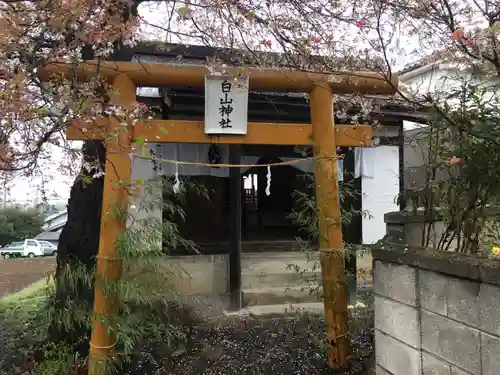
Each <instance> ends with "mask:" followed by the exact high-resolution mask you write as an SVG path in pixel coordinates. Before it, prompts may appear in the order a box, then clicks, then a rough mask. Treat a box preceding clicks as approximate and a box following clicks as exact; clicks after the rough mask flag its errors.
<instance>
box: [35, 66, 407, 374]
mask: <svg viewBox="0 0 500 375" xmlns="http://www.w3.org/2000/svg"><path fill="white" fill-rule="evenodd" d="M73 69H74V66H73V65H70V64H64V63H51V64H49V65H47V66H46V67H45V68H44V69H42V70H41V71H40V73H39V75H40V77H41V79H42V80H48V79H50V78H51V76H57V75H59V76H60V75H61V74H64V75H66V76H68V77H70V76H71V74H72V72H73ZM96 71H97V62H96V61H87V62H85V63H82V64H79V65H78V66H77V73H78V76H79V78H83V79H89V78H91V77H93V76H94V75H95V74H96ZM242 71H245V72H246V73H248V74H249V84H250V89H253V90H256V91H261V92H299V93H310V107H311V124H282V123H249V124H248V130H247V134H246V135H228V136H220V137H217V142H218V143H221V144H261V145H312V146H313V148H314V156H315V158H316V163H315V165H316V168H315V181H316V201H317V204H318V207H319V213H318V220H319V229H320V243H319V246H320V260H321V271H322V275H323V289H324V291H323V293H324V308H325V323H326V336H327V340H328V343H329V350H328V363H329V365H330V366H331V367H332V368H333V369H345V368H346V367H347V358H348V351H349V346H348V338H347V335H346V333H347V300H348V298H347V286H346V284H345V275H344V254H343V250H342V249H343V242H342V231H341V220H340V219H341V218H340V205H339V197H338V184H337V171H336V163H335V157H336V147H337V146H343V147H348V146H352V147H362V146H367V145H370V144H371V138H372V129H371V126H368V125H335V124H334V120H333V97H332V92H333V93H337V94H346V93H352V92H359V93H364V94H382V95H383V94H385V95H392V94H394V93H395V91H396V89H397V85H398V77H397V76H396V75H392V76H391V77H390V80H387V78H386V77H385V76H383V75H381V74H378V73H370V72H359V73H330V74H323V73H308V72H302V71H293V70H283V69H282V70H271V69H270V70H255V69H244V70H243V69H242V68H238V72H239V73H241V72H242ZM207 73H208V71H207V69H205V68H204V67H186V66H169V65H167V64H142V63H134V62H113V61H110V62H100V63H99V74H100V76H101V79H103V80H106V81H107V82H109V83H111V85H112V87H113V88H114V89H115V90H117V91H118V92H119V95H113V98H112V100H113V101H114V102H115V103H116V104H120V105H123V106H125V107H127V106H132V105H133V104H135V103H136V88H137V86H161V85H186V86H187V85H189V86H193V87H196V88H203V87H204V85H205V75H206V74H207ZM100 124H101V125H102V124H103V123H102V122H100ZM119 126H120V124H119V122H118V120H116V119H114V118H111V119H110V120H109V122H106V123H105V127H106V130H105V131H103V130H102V127H101V129H99V128H98V127H97V126H96V127H95V128H91V129H88V130H87V129H82V127H81V126H79V125H78V124H77V123H75V124H74V125H72V126H71V127H69V128H68V129H67V138H68V139H69V140H89V139H96V140H105V134H109V132H112V131H113V130H116V129H117V128H118V127H119ZM165 130H166V131H165ZM118 134H119V142H118V143H119V145H120V146H121V147H122V148H121V149H120V147H117V145H116V142H115V141H111V142H110V141H106V143H107V160H106V175H105V179H104V193H103V210H102V219H101V237H100V239H99V252H98V259H97V272H98V273H99V274H100V275H101V277H102V278H103V279H105V280H108V281H110V282H117V281H118V279H119V275H120V263H119V262H117V261H116V238H117V236H118V235H119V234H120V233H121V232H124V231H125V224H124V223H123V222H122V221H120V220H119V219H117V218H112V217H110V216H109V215H106V212H107V211H108V210H107V209H106V208H107V207H112V206H113V204H115V202H117V201H120V200H124V199H126V190H125V189H124V188H117V186H120V185H122V186H123V183H125V184H127V183H129V182H130V178H131V177H130V175H131V160H130V158H129V157H123V153H127V154H128V153H130V147H131V144H132V142H134V140H135V139H137V138H139V137H142V139H144V138H145V139H148V140H154V142H171V143H183V142H184V143H212V142H213V136H209V135H206V134H205V132H204V123H203V121H179V120H147V121H143V122H142V123H138V124H136V125H134V126H133V127H131V126H129V128H128V133H126V132H118ZM119 182H121V183H122V184H119ZM104 227H105V229H104ZM113 302H114V301H113V299H112V298H111V297H109V296H108V297H106V296H105V295H104V294H103V290H102V289H101V288H100V287H99V286H98V285H96V286H95V301H94V319H93V326H92V336H91V340H90V349H91V352H90V355H91V360H92V361H99V360H105V359H107V358H109V356H110V355H111V354H112V352H113V350H114V345H115V339H114V338H113V337H110V335H109V334H108V332H107V329H106V327H105V326H104V325H103V324H102V323H101V321H100V319H96V316H97V315H103V316H112V315H114V314H116V308H115V304H114V303H113ZM93 367H94V366H90V365H89V374H94V371H95V370H94V369H93Z"/></svg>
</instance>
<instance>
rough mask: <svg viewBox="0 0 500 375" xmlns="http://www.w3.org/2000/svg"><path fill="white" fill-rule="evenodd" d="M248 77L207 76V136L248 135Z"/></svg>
mask: <svg viewBox="0 0 500 375" xmlns="http://www.w3.org/2000/svg"><path fill="white" fill-rule="evenodd" d="M247 127H248V77H238V78H235V77H232V76H213V75H205V134H211V135H212V134H213V135H225V134H229V135H230V134H239V135H245V134H247Z"/></svg>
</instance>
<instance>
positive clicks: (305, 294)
mask: <svg viewBox="0 0 500 375" xmlns="http://www.w3.org/2000/svg"><path fill="white" fill-rule="evenodd" d="M242 293H243V306H247V307H248V306H255V305H276V304H289V303H304V302H320V301H321V297H320V296H319V295H318V290H317V288H316V287H314V286H293V287H288V288H287V287H270V288H255V289H243V290H242Z"/></svg>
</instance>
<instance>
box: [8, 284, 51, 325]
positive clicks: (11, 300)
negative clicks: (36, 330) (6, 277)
mask: <svg viewBox="0 0 500 375" xmlns="http://www.w3.org/2000/svg"><path fill="white" fill-rule="evenodd" d="M50 285H51V281H48V280H47V278H43V279H41V280H38V281H37V282H35V283H33V284H30V285H28V286H27V287H26V288H24V289H22V290H20V291H19V292H16V293H12V294H9V295H6V296H4V297H2V298H0V319H1V321H2V322H3V323H15V322H21V321H25V320H28V319H30V318H31V317H32V315H33V314H36V313H37V312H38V310H39V308H40V304H41V303H42V302H43V301H45V299H46V297H47V292H46V289H47V287H49V286H50Z"/></svg>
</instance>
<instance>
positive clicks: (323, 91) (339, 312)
mask: <svg viewBox="0 0 500 375" xmlns="http://www.w3.org/2000/svg"><path fill="white" fill-rule="evenodd" d="M310 102H311V122H312V134H313V142H314V146H313V148H314V156H315V157H316V160H315V164H316V171H315V181H316V204H317V209H318V210H317V215H318V225H319V251H320V262H321V273H322V276H323V299H324V306H325V325H326V336H327V337H326V339H327V341H328V345H329V350H328V363H329V365H330V367H331V368H334V369H345V368H347V366H348V363H347V358H348V355H349V342H348V337H347V334H346V333H347V301H348V292H347V284H346V277H345V270H344V267H345V265H344V262H345V257H344V252H343V251H342V249H343V247H344V245H343V242H342V226H341V217H340V197H339V189H338V181H337V163H336V155H337V154H336V146H335V124H334V121H333V97H332V91H331V88H330V87H329V86H328V85H326V84H318V85H316V86H315V87H313V89H312V92H311V99H310Z"/></svg>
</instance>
